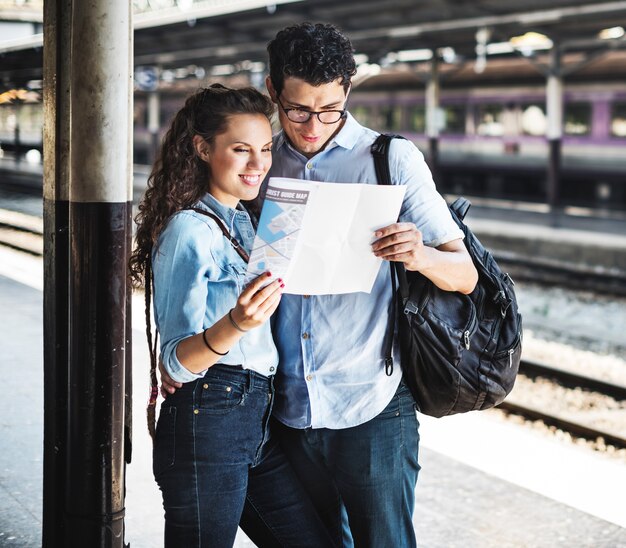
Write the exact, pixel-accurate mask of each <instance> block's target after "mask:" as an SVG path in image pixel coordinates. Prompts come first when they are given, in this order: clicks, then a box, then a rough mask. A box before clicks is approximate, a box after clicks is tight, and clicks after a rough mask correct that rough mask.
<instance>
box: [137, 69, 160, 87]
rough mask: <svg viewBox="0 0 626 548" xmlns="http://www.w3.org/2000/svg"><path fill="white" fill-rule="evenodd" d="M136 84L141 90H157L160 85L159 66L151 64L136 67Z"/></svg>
mask: <svg viewBox="0 0 626 548" xmlns="http://www.w3.org/2000/svg"><path fill="white" fill-rule="evenodd" d="M135 85H136V86H137V88H138V89H140V90H141V91H156V90H157V88H158V87H159V68H158V67H155V66H150V65H144V66H138V67H136V68H135Z"/></svg>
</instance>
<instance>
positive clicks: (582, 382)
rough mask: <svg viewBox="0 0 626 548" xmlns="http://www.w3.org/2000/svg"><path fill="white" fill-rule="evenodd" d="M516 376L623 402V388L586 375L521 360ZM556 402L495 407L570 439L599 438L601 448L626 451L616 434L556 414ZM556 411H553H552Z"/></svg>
mask: <svg viewBox="0 0 626 548" xmlns="http://www.w3.org/2000/svg"><path fill="white" fill-rule="evenodd" d="M520 374H521V375H524V376H526V377H529V378H532V379H536V378H538V377H541V378H545V379H549V380H551V381H552V382H554V383H556V384H558V385H560V386H563V387H566V388H569V389H577V388H579V389H581V390H584V391H588V392H595V393H598V394H601V395H603V396H608V397H610V398H613V399H614V400H616V401H617V402H624V401H626V386H622V385H618V384H615V383H611V382H606V381H603V380H599V379H596V378H593V377H589V376H586V375H581V374H577V373H573V372H571V371H565V370H563V369H560V368H556V367H552V366H549V365H546V364H542V363H539V362H536V361H531V360H522V363H521V364H520ZM558 406H559V402H558V401H550V402H547V404H546V405H545V406H541V407H542V408H539V406H535V405H528V404H524V403H520V402H518V401H515V399H511V400H510V401H509V400H507V401H504V402H503V403H501V404H500V405H499V406H498V409H502V410H504V411H506V412H507V413H513V414H515V415H520V416H522V417H524V418H526V419H528V420H533V421H535V420H539V421H542V422H543V423H545V424H546V425H549V426H554V427H555V428H558V429H559V430H563V431H565V432H568V433H570V434H571V435H572V436H574V437H579V438H584V439H587V440H591V441H596V440H598V438H602V439H603V440H604V443H605V444H608V445H613V446H615V447H616V448H619V449H626V438H625V437H624V435H622V434H621V433H619V432H611V431H607V430H605V429H602V428H598V427H595V426H593V424H592V423H591V422H589V423H584V422H583V421H579V420H572V419H570V418H567V417H566V416H565V415H564V414H563V413H562V412H561V413H559V411H558ZM555 408H557V410H555Z"/></svg>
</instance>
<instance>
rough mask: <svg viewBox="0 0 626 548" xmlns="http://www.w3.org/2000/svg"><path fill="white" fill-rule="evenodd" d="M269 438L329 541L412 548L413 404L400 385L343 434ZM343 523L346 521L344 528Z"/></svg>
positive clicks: (279, 428) (289, 433)
mask: <svg viewBox="0 0 626 548" xmlns="http://www.w3.org/2000/svg"><path fill="white" fill-rule="evenodd" d="M274 422H275V426H274V428H275V430H274V431H275V432H276V435H277V436H280V440H281V445H282V447H283V449H284V450H285V452H286V453H287V455H288V457H289V460H290V461H291V463H292V465H293V466H294V468H295V469H296V473H297V474H298V477H299V478H300V480H301V481H302V483H303V485H304V487H305V488H306V490H307V491H308V492H309V495H310V496H311V499H312V500H313V503H314V504H315V507H316V508H317V510H318V512H319V514H320V516H321V518H322V520H323V521H324V522H325V524H326V526H327V528H328V530H329V531H330V532H331V534H332V536H333V539H334V540H335V541H336V542H340V541H341V538H342V537H343V541H344V545H348V546H349V545H350V544H351V541H350V535H351V536H352V539H353V542H354V545H355V546H357V547H364V548H404V547H407V548H408V547H414V546H416V539H415V531H414V528H413V523H412V517H413V508H414V506H415V485H416V483H417V475H418V472H419V468H420V467H419V464H418V446H419V434H418V427H419V424H418V421H417V416H416V413H415V402H414V400H413V397H412V396H411V393H410V392H409V389H408V388H407V387H406V385H405V384H404V383H401V384H400V387H399V388H398V391H397V392H396V394H395V395H394V397H393V399H392V400H391V402H390V403H389V405H388V406H387V407H386V408H385V409H384V410H383V412H382V413H380V415H378V416H377V417H375V418H374V419H372V420H370V421H368V422H366V423H364V424H361V425H359V426H355V427H352V428H345V429H341V430H329V429H327V428H319V429H312V428H307V429H304V430H297V429H294V428H289V427H287V426H285V425H283V424H280V423H278V421H274ZM346 517H347V523H346Z"/></svg>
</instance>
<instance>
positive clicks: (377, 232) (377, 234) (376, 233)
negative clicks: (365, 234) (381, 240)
mask: <svg viewBox="0 0 626 548" xmlns="http://www.w3.org/2000/svg"><path fill="white" fill-rule="evenodd" d="M382 235H383V233H382V232H381V231H380V230H377V231H376V232H374V236H382Z"/></svg>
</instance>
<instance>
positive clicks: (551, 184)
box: [546, 42, 563, 212]
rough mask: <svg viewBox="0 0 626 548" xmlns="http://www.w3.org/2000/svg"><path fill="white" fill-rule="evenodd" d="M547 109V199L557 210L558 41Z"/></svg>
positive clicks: (560, 94) (560, 106) (559, 138)
mask: <svg viewBox="0 0 626 548" xmlns="http://www.w3.org/2000/svg"><path fill="white" fill-rule="evenodd" d="M546 111H547V116H548V127H547V130H546V137H547V139H548V147H549V160H548V162H549V163H548V181H547V189H546V190H547V191H546V195H547V196H546V199H547V202H548V205H549V206H550V210H551V211H553V212H555V211H556V210H557V209H558V206H559V202H560V175H561V142H562V137H563V77H562V74H561V52H560V50H559V46H558V44H557V43H556V42H554V45H553V46H552V51H551V63H550V72H549V74H548V81H547V86H546Z"/></svg>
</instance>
